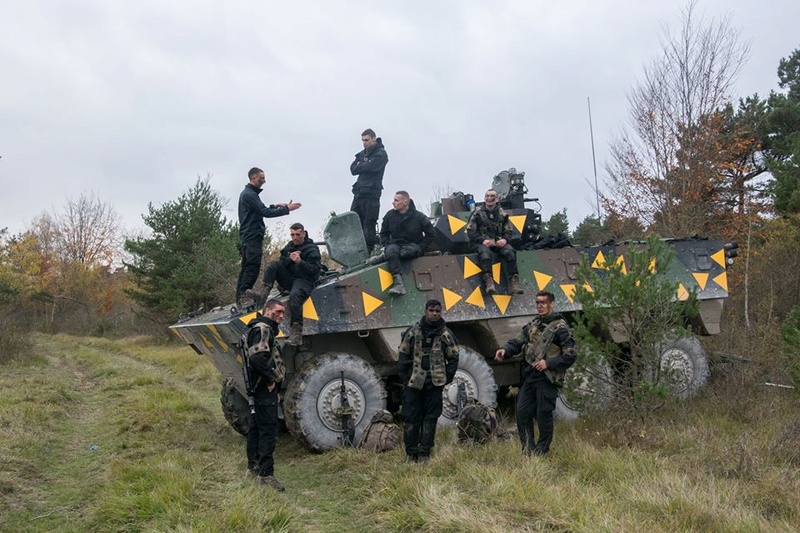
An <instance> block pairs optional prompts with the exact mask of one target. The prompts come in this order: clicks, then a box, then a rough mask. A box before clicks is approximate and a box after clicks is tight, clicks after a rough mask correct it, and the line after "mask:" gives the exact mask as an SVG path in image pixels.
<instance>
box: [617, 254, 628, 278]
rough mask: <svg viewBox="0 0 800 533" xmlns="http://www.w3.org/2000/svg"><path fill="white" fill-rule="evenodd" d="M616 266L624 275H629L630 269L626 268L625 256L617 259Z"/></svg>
mask: <svg viewBox="0 0 800 533" xmlns="http://www.w3.org/2000/svg"><path fill="white" fill-rule="evenodd" d="M616 264H617V266H618V267H619V271H620V272H622V273H623V274H627V273H628V269H627V268H625V256H624V255H621V256H619V257H617V261H616Z"/></svg>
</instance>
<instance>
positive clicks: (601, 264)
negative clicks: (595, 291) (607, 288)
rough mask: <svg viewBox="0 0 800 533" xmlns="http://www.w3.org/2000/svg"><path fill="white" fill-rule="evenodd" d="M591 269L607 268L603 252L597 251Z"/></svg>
mask: <svg viewBox="0 0 800 533" xmlns="http://www.w3.org/2000/svg"><path fill="white" fill-rule="evenodd" d="M592 268H608V266H607V265H606V256H604V255H603V250H598V252H597V255H596V256H595V258H594V261H593V262H592Z"/></svg>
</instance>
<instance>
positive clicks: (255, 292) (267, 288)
mask: <svg viewBox="0 0 800 533" xmlns="http://www.w3.org/2000/svg"><path fill="white" fill-rule="evenodd" d="M270 292H272V285H264V287H262V288H261V289H247V290H246V291H244V295H245V296H246V297H247V298H252V299H253V301H254V302H255V303H256V307H261V306H262V305H264V304H265V303H266V302H267V298H269V293H270Z"/></svg>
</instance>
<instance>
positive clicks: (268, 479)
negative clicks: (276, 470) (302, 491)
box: [258, 476, 286, 492]
mask: <svg viewBox="0 0 800 533" xmlns="http://www.w3.org/2000/svg"><path fill="white" fill-rule="evenodd" d="M258 484H259V485H269V486H270V487H272V488H273V489H275V490H277V491H278V492H283V491H285V490H286V487H284V486H283V483H281V482H280V481H278V480H277V479H275V476H258Z"/></svg>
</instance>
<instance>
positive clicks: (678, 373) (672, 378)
mask: <svg viewBox="0 0 800 533" xmlns="http://www.w3.org/2000/svg"><path fill="white" fill-rule="evenodd" d="M661 372H663V373H665V374H667V380H668V383H669V387H670V389H671V390H672V392H673V393H680V392H683V391H685V390H686V389H688V388H689V384H690V383H691V382H692V377H693V375H694V366H693V365H692V359H691V358H690V357H689V354H688V353H686V352H685V351H684V350H681V349H678V348H669V349H667V350H665V351H664V353H663V354H661Z"/></svg>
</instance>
